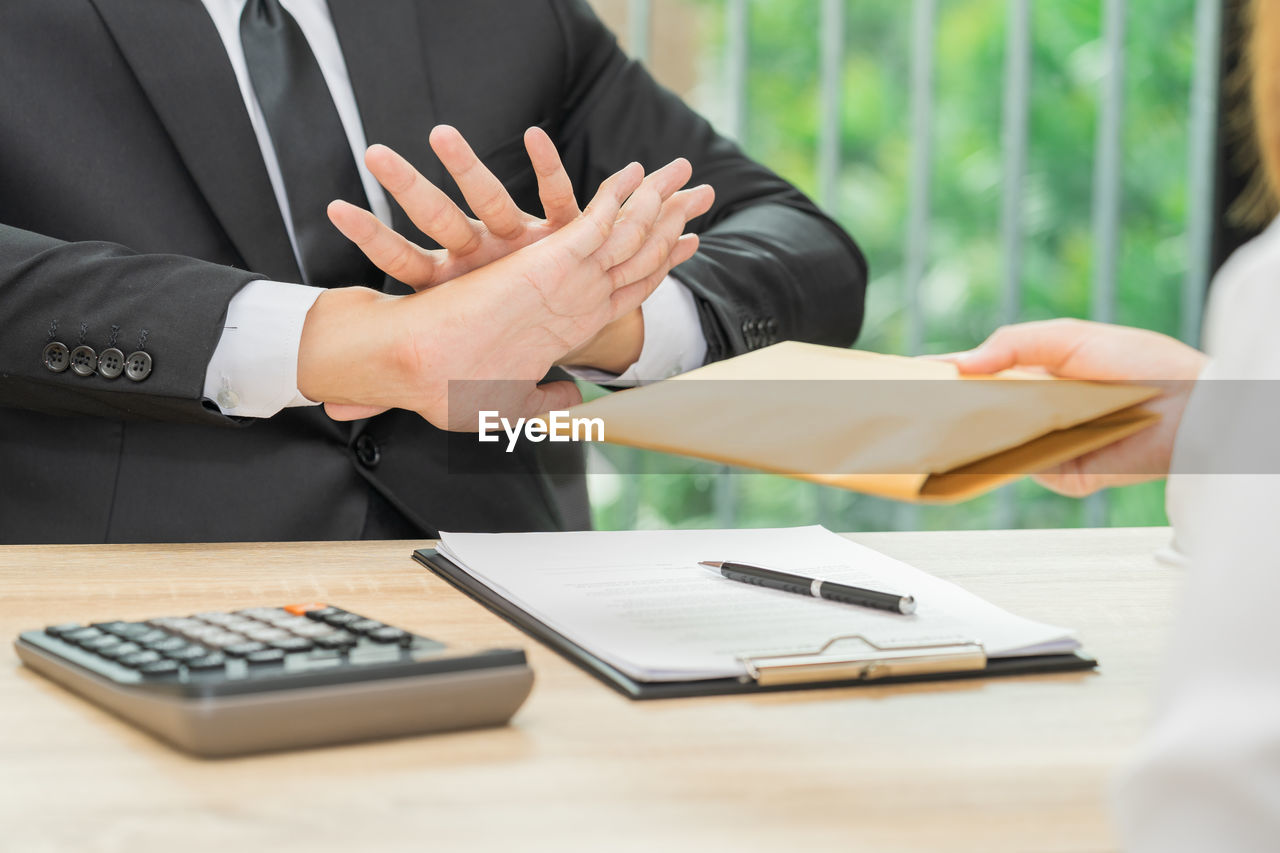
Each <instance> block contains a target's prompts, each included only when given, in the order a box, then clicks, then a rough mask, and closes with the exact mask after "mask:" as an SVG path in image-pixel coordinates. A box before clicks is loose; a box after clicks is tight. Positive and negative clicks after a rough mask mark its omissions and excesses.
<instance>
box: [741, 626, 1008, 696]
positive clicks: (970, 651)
mask: <svg viewBox="0 0 1280 853" xmlns="http://www.w3.org/2000/svg"><path fill="white" fill-rule="evenodd" d="M851 640H856V641H858V642H860V643H862V644H863V646H862V647H859V648H854V649H850V650H848V651H839V652H834V653H833V652H831V649H832V647H833V646H837V645H839V644H842V643H846V642H848V641H851ZM739 660H741V661H742V662H743V663H744V664H745V665H746V667H747V674H748V675H750V676H751V678H752V679H754V680H755V682H756V683H757V684H759V685H760V686H761V687H769V686H772V685H776V684H812V683H815V682H822V681H874V680H875V679H879V678H889V677H891V676H900V675H928V674H930V673H939V672H965V671H968V670H977V669H984V668H985V667H986V665H987V652H986V649H985V648H983V646H982V643H979V642H977V641H975V640H966V641H961V642H952V643H930V644H924V645H915V646H880V645H877V644H876V643H874V642H872V641H871V640H869V639H867V638H866V637H864V636H863V635H861V634H846V635H844V636H841V637H833V638H832V639H830V640H828V641H827V642H826V643H825V644H824V645H823V646H822V648H820V649H818V650H817V651H816V652H809V653H806V654H787V655H760V656H755V657H748V656H740V657H739Z"/></svg>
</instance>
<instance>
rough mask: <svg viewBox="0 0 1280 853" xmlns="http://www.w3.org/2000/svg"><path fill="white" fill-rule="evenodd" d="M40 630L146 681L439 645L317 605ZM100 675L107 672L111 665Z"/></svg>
mask: <svg viewBox="0 0 1280 853" xmlns="http://www.w3.org/2000/svg"><path fill="white" fill-rule="evenodd" d="M45 633H46V634H48V635H49V636H51V637H54V638H56V639H59V640H62V641H63V642H66V643H70V644H73V645H75V646H77V647H79V648H80V649H82V650H83V651H85V652H89V653H91V654H93V655H95V656H96V657H97V658H99V659H101V660H102V662H103V664H108V665H114V666H123V667H127V668H128V669H130V670H133V671H134V672H136V673H138V674H139V675H141V676H142V677H143V679H144V680H148V681H150V680H174V679H179V680H187V679H200V680H201V681H206V680H208V679H209V678H215V679H216V678H223V679H237V678H253V677H266V676H269V675H270V674H271V673H276V672H289V673H297V672H306V671H309V670H312V669H320V668H330V667H332V666H334V665H347V666H364V665H369V664H386V663H389V662H395V661H397V660H400V659H402V658H404V659H411V658H409V655H411V653H412V652H414V651H421V650H424V649H435V648H439V647H440V644H439V643H436V642H435V641H433V640H429V639H426V638H424V637H418V636H415V635H414V634H411V633H409V632H407V631H404V630H402V629H400V628H396V627H393V626H391V625H387V624H385V623H383V622H379V621H377V620H376V619H368V618H365V617H364V616H361V615H359V614H357V613H351V612H349V611H346V610H342V609H341V608H337V607H332V606H329V605H326V604H321V603H312V604H299V605H289V606H287V607H250V608H246V609H244V610H237V611H235V612H234V613H217V612H208V613H196V614H194V615H191V616H170V617H160V618H156V619H149V620H146V621H143V622H128V621H113V622H97V623H94V624H92V625H79V624H73V623H65V624H61V625H53V626H50V627H49V628H46V629H45ZM93 668H98V667H96V666H95V667H93ZM117 672H118V670H117ZM104 674H111V666H107V667H105V669H104ZM135 677H136V676H135Z"/></svg>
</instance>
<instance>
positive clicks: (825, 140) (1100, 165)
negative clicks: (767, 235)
mask: <svg viewBox="0 0 1280 853" xmlns="http://www.w3.org/2000/svg"><path fill="white" fill-rule="evenodd" d="M785 1H786V2H795V0H785ZM806 1H807V2H817V3H820V4H821V6H820V24H819V32H818V33H817V34H816V37H817V39H818V43H819V48H820V51H819V56H820V60H819V62H820V87H821V91H820V98H819V101H818V103H819V109H820V110H821V114H820V115H819V116H818V128H819V133H818V150H817V154H816V158H817V164H818V169H817V172H818V177H819V182H818V186H819V190H818V201H819V203H820V204H822V205H823V206H824V208H825V209H827V210H828V211H829V212H831V213H832V214H833V215H838V213H839V211H838V209H837V207H838V204H839V192H838V187H839V177H840V173H841V169H842V166H843V164H842V157H841V148H842V142H843V140H842V138H841V126H842V124H841V110H842V104H843V92H842V87H841V79H842V76H843V73H844V61H845V53H846V50H845V43H846V32H845V12H846V3H848V2H856V0H806ZM723 2H724V10H725V15H726V19H725V34H726V35H725V42H726V44H725V57H726V65H727V69H726V75H727V81H728V82H727V90H728V100H729V103H728V105H727V107H728V109H727V111H726V115H727V120H726V131H727V132H728V133H729V134H730V135H731V136H733V137H734V138H735V139H737V140H738V141H739V142H740V143H741V144H743V145H747V144H748V143H749V140H748V139H747V138H746V137H747V128H748V118H749V112H748V110H749V91H748V78H749V74H748V72H749V63H750V47H751V44H750V42H751V38H750V23H751V20H750V14H751V6H752V3H753V0H723ZM754 2H778V0H754ZM1006 2H1007V4H1008V13H1007V29H1006V34H1005V51H1006V54H1005V64H1004V72H1003V73H1004V79H1003V81H1002V83H1003V105H1002V128H1001V137H1000V139H1001V158H1002V162H1003V176H1002V187H1001V211H1000V229H1001V252H1002V264H1001V281H1002V289H1001V311H1000V317H999V318H992V320H993V323H992V325H993V326H994V325H995V324H996V321H997V320H998V321H999V322H1003V323H1011V322H1016V321H1017V320H1018V319H1020V317H1021V315H1022V248H1023V236H1024V235H1023V229H1022V212H1023V198H1024V182H1025V176H1026V169H1027V150H1028V145H1029V142H1030V140H1029V134H1028V112H1029V106H1030V91H1031V72H1032V68H1031V47H1032V5H1031V0H1006ZM1100 3H1101V11H1102V33H1101V39H1102V43H1103V55H1104V63H1103V72H1102V74H1101V79H1100V87H1099V93H1098V116H1099V120H1098V128H1097V138H1096V140H1095V160H1094V173H1093V210H1092V218H1093V252H1094V271H1093V286H1092V297H1091V311H1090V313H1091V316H1092V317H1093V318H1094V319H1097V320H1101V321H1112V320H1114V319H1115V317H1116V292H1117V286H1116V285H1117V283H1116V274H1117V263H1118V257H1119V251H1120V245H1119V239H1120V234H1121V211H1122V202H1123V183H1122V180H1123V176H1122V171H1121V168H1122V164H1123V155H1124V145H1123V143H1124V140H1123V125H1124V68H1125V25H1126V18H1127V13H1128V2H1127V0H1100ZM910 15H911V24H910V26H911V30H910V32H911V38H910V50H911V56H910V69H911V70H910V82H909V105H908V109H909V112H910V117H911V125H910V126H911V153H910V162H911V168H910V172H909V175H908V187H907V232H906V234H905V235H904V239H905V243H904V248H903V252H904V256H903V268H904V293H903V301H904V308H905V313H906V335H905V342H906V349H907V351H908V352H910V353H919V352H920V351H921V349H922V347H923V345H924V341H925V333H926V328H925V316H926V313H925V310H924V306H923V304H922V300H921V292H922V287H923V284H924V282H925V280H926V277H927V275H928V267H929V220H930V209H929V208H930V204H929V199H930V192H931V189H932V176H933V168H932V167H933V157H934V146H933V128H934V121H933V119H934V89H935V81H934V52H935V44H934V42H935V37H936V34H937V23H938V0H912V3H911V7H910ZM628 26H629V33H628V42H629V45H630V50H631V52H632V55H634V56H635V57H637V58H638V59H640V60H641V61H646V62H647V61H648V60H649V58H650V55H651V52H652V34H653V32H654V2H653V0H628ZM1221 28H1222V0H1196V11H1195V45H1194V50H1195V61H1194V70H1193V75H1192V81H1191V91H1190V116H1191V120H1190V128H1189V133H1190V136H1189V152H1190V153H1189V164H1188V198H1189V200H1188V204H1187V211H1188V219H1187V234H1188V240H1189V247H1188V264H1187V274H1186V277H1185V279H1184V285H1183V288H1182V292H1181V293H1180V294H1179V295H1178V298H1179V300H1180V302H1181V335H1182V337H1183V339H1184V340H1187V341H1189V342H1192V343H1198V342H1199V336H1200V328H1201V323H1202V315H1203V306H1204V299H1205V293H1206V289H1207V286H1208V278H1209V267H1210V263H1211V237H1212V228H1213V222H1212V215H1213V207H1212V204H1211V200H1212V196H1213V189H1214V167H1213V157H1214V133H1215V127H1216V124H1217V108H1218V74H1219V58H1220V39H1221ZM632 479H633V478H632ZM736 484H737V480H736V478H734V477H717V478H716V486H715V490H714V496H713V501H714V506H715V516H716V520H717V523H718V524H722V525H725V526H732V525H734V524H735V523H736V522H737V507H738V494H737V491H736V488H737V486H736ZM624 488H627V489H630V490H634V489H635V488H636V485H635V484H634V482H632V483H628V484H627V485H626V486H624ZM815 488H817V487H815ZM816 502H817V505H818V507H819V510H820V511H821V510H823V508H824V507H825V506H826V501H825V500H824V498H823V492H822V491H821V490H820V491H819V492H818V498H817V499H816ZM1107 508H1108V507H1107V501H1106V498H1105V497H1097V498H1094V499H1091V500H1090V501H1089V502H1088V503H1087V510H1086V517H1087V520H1088V523H1089V524H1091V525H1101V524H1105V523H1106V520H1107ZM823 514H825V513H823ZM917 517H918V515H917V513H915V512H913V511H911V510H910V509H908V510H906V511H904V512H902V513H899V514H898V517H897V524H898V525H899V526H901V527H911V526H914V523H915V520H916V519H917ZM1017 520H1018V519H1017V517H1016V504H1015V502H1014V498H1013V495H1012V492H1011V491H1010V490H1009V489H1006V490H1005V491H1004V494H1003V495H1002V499H1001V503H1000V507H999V519H998V523H1000V524H1001V525H1002V526H1013V525H1015V524H1016V523H1017Z"/></svg>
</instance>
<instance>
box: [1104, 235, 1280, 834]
mask: <svg viewBox="0 0 1280 853" xmlns="http://www.w3.org/2000/svg"><path fill="white" fill-rule="evenodd" d="M1277 318H1280V225H1276V224H1273V225H1272V226H1271V227H1270V228H1269V229H1268V230H1267V231H1266V233H1264V234H1263V235H1262V236H1260V237H1258V238H1257V239H1256V240H1254V241H1253V242H1252V243H1250V244H1249V245H1248V246H1246V247H1245V248H1243V249H1241V250H1240V251H1239V252H1237V253H1236V255H1235V256H1234V257H1233V258H1232V259H1231V261H1230V262H1229V263H1228V264H1227V265H1226V266H1225V267H1224V268H1223V269H1222V271H1221V272H1220V273H1219V275H1218V277H1217V279H1216V280H1215V283H1214V286H1213V297H1212V300H1211V306H1210V311H1209V316H1208V323H1207V327H1206V328H1207V335H1206V341H1207V343H1208V350H1209V354H1210V356H1211V357H1212V360H1211V362H1210V364H1209V366H1208V367H1207V368H1206V370H1205V372H1204V374H1203V375H1202V377H1201V381H1200V382H1199V383H1198V384H1197V387H1196V390H1195V392H1194V393H1193V395H1192V398H1191V401H1190V403H1189V404H1188V407H1187V411H1186V413H1185V415H1184V417H1183V420H1182V424H1181V425H1180V427H1179V430H1178V440H1177V448H1176V450H1175V453H1174V462H1173V475H1172V476H1171V477H1170V481H1169V489H1168V504H1169V514H1170V519H1171V521H1172V522H1173V525H1174V528H1175V531H1176V536H1177V542H1178V546H1179V548H1180V549H1181V550H1182V551H1183V553H1184V554H1185V556H1186V562H1187V571H1188V573H1189V574H1188V578H1187V587H1186V590H1185V592H1184V600H1183V604H1182V613H1181V615H1180V618H1179V620H1178V621H1177V625H1176V628H1175V631H1174V636H1173V641H1172V648H1171V650H1170V654H1169V657H1168V661H1167V664H1166V667H1165V673H1164V677H1163V689H1162V691H1161V694H1160V696H1159V699H1158V703H1157V709H1156V715H1155V719H1154V722H1153V724H1152V727H1151V729H1150V731H1149V733H1148V735H1147V737H1146V739H1145V741H1144V743H1143V745H1142V748H1141V750H1140V754H1139V756H1138V758H1137V760H1136V761H1135V762H1134V763H1133V765H1132V766H1131V767H1130V768H1129V769H1128V771H1127V772H1126V773H1125V774H1124V776H1123V778H1122V780H1121V783H1120V785H1119V786H1118V789H1117V797H1116V802H1117V810H1118V817H1119V823H1120V828H1121V831H1122V834H1123V836H1124V838H1125V841H1126V848H1125V849H1127V850H1130V851H1136V852H1137V853H1204V851H1218V850H1223V851H1232V853H1252V851H1259V853H1260V851H1275V850H1280V618H1278V617H1280V536H1277V533H1276V516H1277V513H1278V512H1280V476H1277V475H1275V474H1268V473H1266V470H1268V469H1269V470H1272V471H1274V470H1275V468H1274V467H1272V466H1270V465H1263V464H1259V463H1258V459H1260V458H1265V457H1268V456H1270V458H1271V460H1274V458H1275V456H1274V451H1275V448H1276V445H1277V442H1278V441H1280V439H1278V436H1280V423H1278V421H1280V419H1278V418H1277V415H1276V413H1277V412H1280V383H1275V382H1274V380H1277V379H1280V339H1278V338H1277V335H1276V320H1277ZM1226 379H1244V380H1272V382H1271V383H1270V384H1273V385H1275V389H1276V390H1275V391H1274V392H1273V391H1270V390H1266V384H1267V383H1261V382H1259V383H1254V384H1251V385H1250V386H1249V388H1248V393H1238V390H1239V388H1240V386H1239V385H1236V386H1235V387H1234V388H1233V390H1231V391H1229V392H1228V391H1226V390H1224V389H1225V388H1226V387H1227V386H1219V387H1218V388H1217V389H1215V388H1214V387H1213V382H1214V381H1215V380H1226ZM1250 461H1252V462H1253V463H1254V467H1252V468H1250V467H1245V466H1247V465H1248V464H1249V462H1250ZM1247 471H1258V472H1259V473H1241V472H1247Z"/></svg>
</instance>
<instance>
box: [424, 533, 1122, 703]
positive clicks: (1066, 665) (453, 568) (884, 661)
mask: <svg viewBox="0 0 1280 853" xmlns="http://www.w3.org/2000/svg"><path fill="white" fill-rule="evenodd" d="M413 558H414V560H416V561H417V562H419V563H421V564H422V565H424V566H426V567H427V568H428V569H431V571H433V572H435V573H436V574H437V575H439V576H440V577H442V578H444V579H445V580H446V581H448V582H449V583H450V584H452V585H453V586H454V587H456V588H457V589H459V590H461V591H462V592H465V593H466V594H467V595H469V596H471V597H472V598H474V599H475V600H476V601H478V602H480V603H481V604H483V605H484V606H485V607H487V608H488V609H489V610H491V611H492V612H494V613H496V614H497V615H498V616H501V617H502V618H503V619H505V620H506V621H508V622H510V623H511V624H512V625H514V626H516V627H517V628H519V629H520V630H521V631H523V632H524V633H526V634H528V635H529V636H530V637H533V638H534V639H535V640H537V641H539V642H541V643H544V644H545V645H548V646H550V647H551V648H552V649H555V650H556V651H557V652H559V653H560V654H561V655H563V656H564V657H566V658H568V659H569V660H570V661H571V662H572V663H574V664H576V665H577V666H578V667H579V668H581V669H583V670H585V671H586V672H588V673H589V674H591V675H593V676H595V677H596V678H598V679H600V680H601V681H603V682H604V683H605V684H607V685H609V686H610V687H612V688H613V689H614V690H617V691H618V692H619V693H621V694H623V695H624V696H626V697H627V698H629V699H677V698H685V697H690V696H723V695H727V694H733V693H771V692H775V691H780V690H807V689H818V688H831V687H859V686H875V685H881V684H902V683H908V682H922V681H944V680H952V679H969V678H991V677H996V676H1008V675H1031V674H1039V673H1052V672H1073V671H1081V670H1092V669H1095V668H1097V666H1098V662H1097V661H1096V660H1094V659H1093V658H1091V657H1088V656H1086V655H1084V654H1082V653H1080V652H1072V653H1069V654H1054V655H1028V656H1022V657H1007V658H990V659H987V658H986V657H985V655H983V659H982V662H981V663H982V665H981V666H977V665H976V664H977V661H976V660H974V659H973V658H972V657H969V658H965V660H966V661H967V663H965V664H964V666H963V668H954V669H953V668H947V663H948V661H947V660H945V659H944V658H945V657H946V656H945V655H939V654H935V651H936V650H934V649H931V648H922V649H919V650H917V649H914V648H913V649H905V650H904V649H896V650H886V651H895V652H903V651H905V652H910V653H911V654H908V655H902V654H897V655H885V656H881V657H879V659H876V656H871V657H864V658H863V659H862V660H861V661H860V663H859V665H858V666H856V667H854V668H853V670H852V671H854V672H856V676H855V677H848V676H847V675H845V673H848V672H849V671H850V669H849V667H847V666H846V667H845V668H844V669H840V668H838V667H832V666H830V665H828V664H826V663H824V662H823V661H818V662H817V665H816V666H815V665H814V664H810V665H809V666H808V667H807V668H804V669H802V668H799V667H794V668H793V669H792V670H791V671H790V673H783V672H782V670H781V669H779V670H777V671H776V672H778V673H781V676H780V677H774V678H773V679H772V680H771V679H767V678H766V679H762V678H761V677H760V676H761V675H762V674H763V673H764V672H766V671H767V670H766V666H768V664H766V663H763V662H761V663H760V666H759V668H757V667H756V666H749V667H748V672H749V673H750V674H748V675H744V676H742V677H740V678H712V679H701V680H697V681H637V680H636V679H634V678H632V677H631V676H629V675H627V674H626V673H624V672H622V671H620V670H619V669H617V668H616V667H614V666H612V665H611V664H609V663H606V662H605V661H603V660H601V659H600V658H598V657H596V656H595V655H593V654H592V653H591V652H590V651H588V650H587V649H585V648H583V647H582V646H580V645H578V644H577V643H575V642H573V641H572V640H570V639H569V638H568V637H566V636H564V635H563V634H561V633H559V632H558V631H556V630H554V629H552V628H551V627H550V626H548V625H547V624H546V623H544V622H542V621H541V620H539V619H536V618H534V617H533V616H531V615H530V614H529V613H527V612H526V611H524V610H522V609H520V608H519V607H517V606H516V605H515V604H513V603H512V602H511V601H509V600H507V599H506V598H503V597H502V596H501V595H499V594H498V593H496V592H494V591H493V590H491V589H490V588H489V587H487V586H485V585H484V584H482V583H480V582H479V581H477V580H476V579H475V578H474V577H472V576H471V575H470V574H468V573H467V572H466V571H464V570H463V569H461V568H460V567H459V566H458V565H457V564H456V563H454V562H453V561H452V560H450V559H449V558H448V557H445V556H444V555H442V554H440V553H438V552H437V551H436V550H435V549H434V548H420V549H418V550H416V551H414V552H413ZM818 651H819V653H821V651H822V650H818ZM949 654H950V653H949ZM960 659H961V655H959V654H957V655H955V656H954V657H952V658H951V660H954V661H959V660H960ZM922 662H927V663H928V664H929V665H927V666H925V667H923V669H922V670H921V669H920V668H919V667H913V666H912V664H919V663H922ZM842 663H843V662H842ZM895 663H897V664H907V665H906V666H895V665H894V664H895ZM762 681H763V682H764V683H762Z"/></svg>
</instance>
